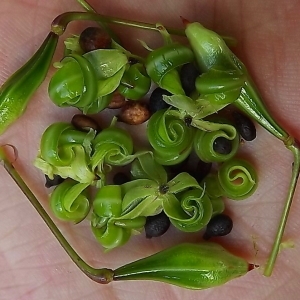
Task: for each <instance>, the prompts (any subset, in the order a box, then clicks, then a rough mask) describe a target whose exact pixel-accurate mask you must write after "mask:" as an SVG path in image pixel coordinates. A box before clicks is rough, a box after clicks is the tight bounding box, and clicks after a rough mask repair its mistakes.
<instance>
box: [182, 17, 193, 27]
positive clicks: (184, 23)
mask: <svg viewBox="0 0 300 300" xmlns="http://www.w3.org/2000/svg"><path fill="white" fill-rule="evenodd" d="M180 19H181V21H182V23H183V25H184V26H185V27H186V26H187V25H189V24H190V23H191V22H190V21H189V20H187V19H185V18H184V17H183V16H180Z"/></svg>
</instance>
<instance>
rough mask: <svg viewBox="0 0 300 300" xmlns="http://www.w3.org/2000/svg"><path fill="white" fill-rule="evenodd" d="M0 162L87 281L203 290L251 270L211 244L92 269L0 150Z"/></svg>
mask: <svg viewBox="0 0 300 300" xmlns="http://www.w3.org/2000/svg"><path fill="white" fill-rule="evenodd" d="M0 160H1V163H2V164H3V166H4V168H5V169H6V171H7V172H8V174H9V175H10V176H11V177H12V178H13V180H14V181H15V182H16V183H17V185H18V186H19V187H20V189H21V190H22V192H23V193H24V195H26V197H27V198H28V200H29V201H30V203H31V204H32V205H33V206H34V208H35V209H36V210H37V212H38V213H39V215H40V216H41V217H42V218H43V220H44V221H45V223H46V224H47V226H48V227H49V229H50V230H51V231H52V233H53V234H54V236H55V237H56V239H57V240H58V242H59V243H60V244H61V246H62V247H63V248H64V249H65V251H66V252H67V254H68V255H69V257H70V258H71V259H72V261H73V262H74V263H75V264H76V265H77V266H78V268H79V269H80V270H81V271H82V272H83V273H84V274H86V275H87V276H88V277H89V278H90V279H92V280H94V281H95V282H97V283H101V284H107V283H110V282H112V281H113V280H114V281H119V280H135V279H136V280H143V279H145V280H157V281H162V282H167V283H171V284H174V285H177V286H180V287H184V288H189V289H203V288H210V287H214V286H218V285H222V284H224V283H226V282H227V281H229V280H232V279H234V278H236V277H239V276H242V275H245V274H246V273H247V271H250V270H252V269H253V267H254V266H253V265H252V264H248V263H247V262H246V261H245V260H243V259H242V258H239V257H237V256H234V255H232V254H230V253H229V252H227V251H226V250H225V249H224V248H223V247H221V246H219V245H217V244H215V243H203V244H198V245H196V244H181V245H177V246H175V247H172V248H169V249H167V250H164V251H161V252H158V253H156V254H154V255H152V256H150V257H146V258H143V259H140V260H138V261H135V262H132V263H130V264H128V265H125V266H123V267H120V268H118V269H116V270H115V271H113V270H111V269H107V268H101V269H96V268H93V267H91V266H90V265H88V264H87V263H86V262H85V261H84V260H82V258H81V257H80V256H79V255H78V254H77V253H76V251H75V250H74V249H73V248H72V246H71V245H70V244H69V243H68V241H67V240H66V239H65V237H64V236H63V235H62V234H61V232H60V231H59V229H58V228H57V226H56V225H55V223H54V222H53V221H52V220H51V218H50V217H49V215H48V214H47V213H46V211H45V210H44V209H43V207H42V206H41V204H40V203H39V201H38V200H37V198H36V197H35V196H34V194H33V193H32V192H31V190H30V189H29V188H28V186H27V185H26V183H25V182H24V181H23V179H22V178H21V177H20V175H19V174H18V172H17V171H16V170H15V169H14V167H13V165H12V164H11V163H10V162H9V160H8V159H7V157H6V155H5V153H4V150H3V148H2V147H0Z"/></svg>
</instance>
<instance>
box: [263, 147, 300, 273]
mask: <svg viewBox="0 0 300 300" xmlns="http://www.w3.org/2000/svg"><path fill="white" fill-rule="evenodd" d="M287 148H288V149H289V150H290V151H292V153H293V156H294V162H293V167H292V178H291V182H290V187H289V192H288V196H287V200H286V202H285V205H284V208H283V212H282V215H281V219H280V222H279V226H278V229H277V234H276V237H275V240H274V243H273V247H272V250H271V253H270V255H269V259H268V262H267V264H266V267H265V269H264V275H265V276H271V274H272V271H273V268H274V265H275V261H276V258H277V256H278V253H279V250H280V245H281V241H282V236H283V233H284V229H285V226H286V223H287V219H288V215H289V212H290V208H291V205H292V201H293V196H294V193H295V189H296V186H297V181H298V177H299V171H300V149H299V146H298V145H297V144H295V145H291V146H287Z"/></svg>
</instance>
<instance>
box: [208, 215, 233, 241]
mask: <svg viewBox="0 0 300 300" xmlns="http://www.w3.org/2000/svg"><path fill="white" fill-rule="evenodd" d="M232 227H233V222H232V219H231V218H230V217H229V216H227V215H225V214H219V215H216V216H214V217H212V218H211V220H210V221H209V222H208V224H207V226H206V230H205V233H204V235H203V239H205V240H208V239H210V238H211V237H214V236H224V235H227V234H229V233H230V232H231V230H232Z"/></svg>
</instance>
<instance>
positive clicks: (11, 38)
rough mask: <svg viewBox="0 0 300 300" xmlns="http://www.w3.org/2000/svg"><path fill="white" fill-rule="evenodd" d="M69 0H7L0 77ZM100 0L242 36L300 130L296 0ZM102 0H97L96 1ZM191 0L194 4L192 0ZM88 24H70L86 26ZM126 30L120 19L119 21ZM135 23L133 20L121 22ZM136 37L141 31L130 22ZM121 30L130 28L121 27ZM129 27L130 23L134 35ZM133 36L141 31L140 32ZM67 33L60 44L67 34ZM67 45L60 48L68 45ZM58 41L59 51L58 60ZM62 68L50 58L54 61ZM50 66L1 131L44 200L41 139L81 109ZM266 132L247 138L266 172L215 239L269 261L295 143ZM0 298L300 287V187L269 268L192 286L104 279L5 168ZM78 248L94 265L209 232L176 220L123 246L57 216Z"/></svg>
mask: <svg viewBox="0 0 300 300" xmlns="http://www.w3.org/2000/svg"><path fill="white" fill-rule="evenodd" d="M75 2H76V1H72V0H64V1H62V0H53V1H42V0H40V1H38V0H36V1H33V0H26V1H25V0H22V1H21V0H19V1H18V0H15V1H13V2H12V1H8V0H2V1H1V3H0V14H1V17H0V40H1V46H0V65H1V69H0V84H2V83H3V82H4V81H5V80H6V79H7V77H8V76H9V75H10V74H11V73H12V72H14V71H15V70H16V69H18V68H19V67H21V65H22V64H23V63H24V62H25V61H26V60H27V59H28V58H29V57H30V56H31V55H32V54H33V53H34V51H35V50H36V49H37V47H38V46H39V45H40V44H41V42H42V40H43V39H44V37H45V36H46V34H47V32H48V30H49V25H50V23H51V21H52V19H53V18H54V17H55V16H56V15H58V14H60V13H62V12H65V11H70V10H80V9H81V8H80V7H79V5H77V4H76V3H75ZM273 2H274V1H271V0H265V1H244V0H231V1H211V0H209V1H208V0H207V1H206V0H203V1H196V0H195V1H193V0H190V1H186V3H184V2H183V1H179V0H178V1H175V0H168V1H160V0H157V1H142V2H139V3H141V4H135V1H134V0H128V1H125V2H122V4H120V1H117V0H103V1H101V5H100V2H99V1H95V0H94V1H91V4H92V5H94V6H95V7H96V8H97V9H98V11H99V12H101V13H103V14H107V15H112V16H118V17H124V18H126V17H127V16H128V17H129V18H130V17H134V18H136V20H139V21H145V22H156V21H160V22H163V23H164V25H167V26H173V27H181V26H182V25H181V23H180V19H179V15H182V16H184V17H185V18H187V19H189V20H191V21H200V22H201V23H202V24H203V25H205V26H207V27H209V28H212V29H214V30H216V31H217V32H219V33H221V34H224V35H231V36H233V37H235V38H236V39H237V40H238V46H237V47H236V48H235V50H234V51H235V52H236V53H237V55H238V56H239V57H240V58H241V60H242V61H243V62H244V63H245V64H246V66H247V67H248V68H249V71H250V73H251V74H252V76H253V78H254V80H255V81H256V83H257V84H258V87H259V89H260V91H261V93H262V95H263V97H264V99H265V102H266V103H267V105H268V107H269V108H270V111H271V113H272V114H273V115H274V116H275V117H276V118H277V120H278V121H280V122H281V124H283V126H285V128H286V129H287V130H288V131H289V132H290V133H291V134H292V135H294V136H295V137H296V138H298V139H300V133H299V131H298V130H297V128H299V127H300V119H299V117H298V115H299V108H298V101H299V100H298V91H300V88H299V87H298V86H299V84H298V83H299V80H298V78H299V76H300V74H299V73H300V62H299V58H298V50H299V47H300V38H299V33H300V32H299V31H300V29H299V28H300V20H299V18H298V11H299V9H300V3H299V1H297V0H287V1H284V2H280V1H277V4H276V5H274V3H273ZM97 3H98V5H97ZM187 3H188V4H187ZM85 26H86V25H84V24H83V23H81V24H78V23H77V25H74V24H73V25H72V26H71V28H72V29H73V32H80V30H81V29H83V28H84V27H85ZM118 28H120V27H118ZM121 29H122V30H123V28H121ZM125 30H126V31H127V29H124V31H125ZM128 32H129V33H130V34H131V36H132V37H133V31H131V29H130V30H128ZM120 36H122V34H120ZM127 36H128V35H127ZM134 37H135V38H142V39H143V40H145V41H146V42H147V43H148V44H149V46H150V47H156V46H158V45H159V43H160V41H161V40H160V39H159V38H157V35H155V34H152V33H151V34H148V33H147V32H144V31H138V33H134ZM132 39H133V38H132ZM125 40H126V43H124V45H125V46H126V47H128V48H129V49H131V50H133V49H135V50H136V52H137V53H142V54H145V53H146V52H145V51H144V50H142V48H141V47H140V45H139V43H138V42H136V41H132V43H131V44H129V42H128V40H130V39H128V38H126V39H125ZM60 45H61V44H60ZM60 50H61V48H60ZM60 53H61V51H59V50H58V51H57V54H56V56H55V59H56V60H59V59H60V57H61V56H60ZM52 72H53V70H52ZM48 81H49V77H48V78H47V79H46V81H45V82H44V84H43V85H42V86H41V87H40V89H39V90H38V92H37V93H36V94H35V96H34V98H33V100H32V101H31V102H30V105H29V107H28V109H27V111H26V114H25V115H24V116H23V117H22V118H21V119H19V120H18V122H17V123H15V124H14V125H13V126H12V127H10V128H9V130H8V131H7V132H6V133H5V134H3V135H2V136H1V137H0V143H1V144H5V143H10V144H13V145H15V146H16V147H17V148H18V149H19V159H18V161H17V163H16V168H17V169H18V170H19V172H20V173H21V175H22V176H23V177H24V178H26V182H27V184H28V185H29V186H30V187H31V188H32V190H33V191H34V193H35V194H36V196H37V197H38V198H39V199H40V201H41V203H42V204H43V205H44V206H45V207H47V193H48V191H46V189H45V188H44V187H43V184H44V178H43V175H42V174H41V173H40V172H39V171H38V170H37V169H35V168H34V167H33V166H32V161H33V159H34V158H35V156H36V154H37V150H38V147H39V139H40V136H41V134H42V132H43V131H44V130H45V128H46V127H47V126H48V125H50V124H51V123H53V122H56V121H62V120H71V116H72V115H73V114H74V113H76V112H77V110H74V109H59V108H57V107H55V106H54V105H53V104H52V103H51V102H50V101H49V99H48V96H47V85H48ZM257 135H258V138H257V139H256V140H255V141H253V142H250V143H247V144H246V145H243V146H242V147H241V156H247V157H249V159H250V161H252V162H253V163H254V165H255V166H256V168H257V170H258V174H259V177H260V184H259V188H258V190H257V192H256V193H255V195H253V196H252V197H251V198H249V199H247V200H245V201H242V202H234V201H227V202H226V207H227V208H226V211H227V213H229V214H230V215H231V216H232V218H233V220H234V229H233V231H232V233H231V234H230V235H229V236H228V237H223V238H220V239H218V241H219V242H220V243H221V244H222V245H224V246H225V247H227V248H228V249H230V250H232V252H233V253H236V254H239V255H241V256H243V257H245V258H246V259H248V260H249V262H251V263H256V264H260V265H261V266H262V267H263V264H264V263H265V262H266V258H267V255H268V253H269V251H270V249H271V246H272V242H273V238H274V235H275V231H276V226H277V223H278V220H279V217H280V214H281V208H282V205H283V201H284V199H285V195H286V192H287V185H288V181H289V177H290V164H291V154H290V153H289V151H288V150H286V149H285V148H284V147H283V145H282V144H281V142H279V141H278V140H276V139H275V138H274V137H272V136H271V135H270V134H268V133H267V132H265V131H264V130H263V129H261V128H259V127H258V126H257ZM0 178H1V180H0V212H1V218H0V241H1V242H0V266H1V271H0V298H1V299H31V300H34V299H39V300H40V299H72V300H75V299H83V298H84V299H123V300H127V299H131V300H135V299H144V300H146V299H167V300H168V299H207V298H209V299H226V300H227V299H238V298H239V297H240V295H243V299H245V300H247V299H257V300H263V299H284V298H287V299H298V294H299V292H300V287H299V283H298V278H299V275H300V274H299V273H300V271H299V270H300V262H299V255H300V250H299V249H300V248H299V244H300V238H299V234H298V232H299V229H300V221H299V217H298V216H299V213H300V204H299V202H298V201H297V199H298V198H299V196H300V195H299V192H300V189H298V190H297V191H296V195H295V201H294V203H293V206H292V209H291V213H290V217H289V221H288V225H287V228H286V232H285V235H284V241H286V242H288V241H293V243H294V245H295V248H294V249H285V250H283V251H282V252H281V253H280V255H279V257H278V260H277V263H276V266H275V269H274V272H273V275H272V277H270V278H266V277H263V276H262V274H261V273H262V268H261V270H254V271H251V272H250V273H248V274H247V275H246V276H244V277H242V278H239V279H237V280H234V281H231V282H229V283H228V284H226V285H224V286H221V287H218V288H214V289H210V290H206V291H190V290H185V289H181V288H178V287H173V286H170V285H166V284H163V283H155V282H119V283H113V284H110V285H107V286H100V285H97V284H96V283H94V282H92V281H90V280H89V279H88V278H87V277H85V275H83V274H82V273H81V272H80V271H79V269H77V267H76V266H75V265H74V264H73V263H72V262H71V260H70V259H69V257H68V256H67V255H66V254H65V252H64V250H63V249H62V248H61V247H60V245H59V244H58V243H57V241H56V240H55V239H54V237H53V235H52V234H51V232H50V231H49V230H48V228H47V227H46V226H45V224H44V223H43V221H42V220H41V218H40V217H39V216H38V215H37V213H36V212H35V210H34V209H33V208H32V207H31V205H30V203H29V202H28V200H27V199H26V197H25V196H24V195H23V194H22V193H21V192H20V190H19V189H18V188H17V186H16V185H15V184H14V182H13V181H12V180H11V179H10V177H9V176H8V175H7V174H6V173H5V171H4V169H3V168H0ZM57 224H58V226H59V228H60V229H61V230H62V232H63V233H64V234H65V235H66V237H67V238H68V240H69V241H70V242H71V243H72V245H73V246H74V248H76V250H77V251H78V252H79V253H80V254H81V255H82V256H83V257H84V258H85V259H86V261H87V262H89V263H90V264H91V265H93V266H98V267H103V266H105V267H108V268H117V267H118V266H120V265H122V264H124V263H127V262H130V261H132V260H135V259H138V258H141V257H144V256H146V255H150V254H153V253H154V252H157V251H159V250H161V249H163V248H166V247H167V246H171V245H175V244H177V243H179V242H183V241H200V240H201V234H198V233H197V234H188V235H187V234H182V233H180V232H178V231H176V230H175V229H170V231H169V232H167V233H166V234H165V236H164V238H157V239H151V240H148V239H145V238H144V236H143V235H144V233H143V235H141V236H137V237H134V238H133V239H132V240H131V241H130V242H129V243H128V244H126V245H125V246H124V247H122V248H119V249H116V250H113V251H112V252H110V253H106V254H104V253H103V251H102V249H101V247H100V246H99V245H97V243H96V241H95V240H94V238H93V236H92V234H91V231H90V229H89V224H88V222H83V223H81V224H79V225H76V226H74V225H72V224H63V223H62V222H57Z"/></svg>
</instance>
